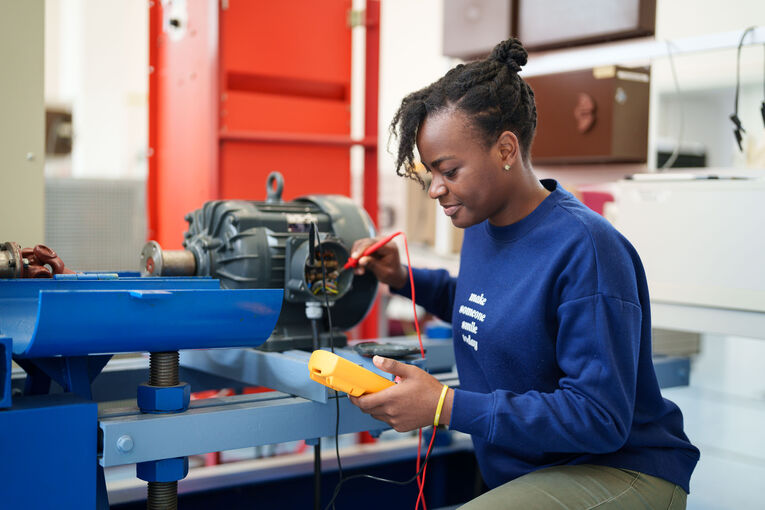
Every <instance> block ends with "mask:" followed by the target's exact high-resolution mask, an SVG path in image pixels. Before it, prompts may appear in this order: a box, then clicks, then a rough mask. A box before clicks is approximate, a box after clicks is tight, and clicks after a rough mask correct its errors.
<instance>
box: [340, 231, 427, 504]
mask: <svg viewBox="0 0 765 510" xmlns="http://www.w3.org/2000/svg"><path fill="white" fill-rule="evenodd" d="M398 235H401V236H403V238H404V250H405V251H406V265H407V269H408V270H409V287H410V288H411V291H412V311H413V312H414V328H415V330H416V331H417V341H418V342H419V343H420V355H421V356H422V358H423V359H424V358H425V348H424V347H423V345H422V334H421V333H420V322H419V320H418V319H417V305H416V304H415V300H414V276H413V275H412V262H411V259H410V257H409V244H408V243H407V241H406V234H404V233H403V232H402V231H398V232H395V233H393V234H391V235H389V236H388V237H385V238H383V239H381V240H379V241H377V242H376V243H374V244H372V245H371V246H369V247H368V248H367V249H366V250H364V251H363V252H362V253H361V255H360V256H359V257H358V258H353V257H350V258H349V259H348V261H347V262H346V263H345V265H344V266H343V269H344V270H345V269H350V268H352V267H356V266H357V265H358V264H359V259H360V258H361V257H366V256H368V255H371V254H372V253H374V252H376V251H377V250H379V249H380V248H381V247H383V246H385V245H386V244H388V243H389V242H391V241H392V240H393V238H394V237H396V236H398ZM435 437H436V429H435V428H434V429H433V436H432V437H431V439H430V444H429V445H428V449H427V451H426V452H425V461H426V462H427V459H428V455H430V450H431V448H432V447H433V440H434V439H435ZM421 454H422V428H420V429H419V431H418V439H417V472H418V473H419V471H420V457H421ZM426 471H427V466H426V468H425V469H423V471H422V475H420V476H418V477H417V486H418V488H419V493H418V495H417V502H416V503H415V507H414V508H415V510H418V509H419V507H420V500H422V508H423V510H427V506H426V505H425V496H424V494H423V489H424V488H425V472H426Z"/></svg>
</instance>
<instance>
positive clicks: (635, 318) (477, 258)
mask: <svg viewBox="0 0 765 510" xmlns="http://www.w3.org/2000/svg"><path fill="white" fill-rule="evenodd" d="M542 183H543V185H544V186H545V187H546V188H547V189H548V190H550V191H551V193H550V195H549V196H548V197H547V198H545V200H544V201H543V202H542V203H541V204H540V205H539V206H538V207H537V208H536V209H535V210H534V211H533V212H532V213H531V214H529V215H528V216H527V217H525V218H524V219H522V220H520V221H518V222H517V223H514V224H512V225H508V226H504V227H496V226H493V225H491V224H490V223H489V222H488V221H484V222H483V223H480V224H478V225H475V226H472V227H470V228H468V229H466V231H465V237H464V241H463V245H462V255H461V259H460V270H459V276H458V278H456V279H455V278H452V277H451V276H450V275H449V274H448V273H447V272H446V271H444V270H426V269H416V270H414V284H415V288H416V290H417V293H416V296H417V303H418V304H420V305H422V306H424V307H425V308H426V309H427V310H428V311H430V312H431V313H433V314H435V315H436V316H438V317H440V318H441V319H443V320H445V321H447V322H451V323H452V326H453V333H454V351H455V357H456V362H457V369H458V371H459V377H460V387H459V389H457V390H455V393H454V405H453V409H452V415H451V422H450V424H449V427H450V428H451V429H453V430H459V431H461V432H465V433H468V434H470V435H471V436H472V439H473V444H474V446H475V453H476V457H477V459H478V463H479V465H480V468H481V472H482V474H483V477H484V479H485V481H486V483H487V484H488V485H489V487H492V488H493V487H496V486H498V485H501V484H503V483H505V482H508V481H510V480H512V479H514V478H517V477H519V476H521V475H524V474H526V473H529V472H531V471H534V470H537V469H541V468H544V467H549V466H555V465H561V464H585V463H587V464H599V465H605V466H612V467H616V468H623V469H631V470H635V471H639V472H641V473H645V474H649V475H653V476H657V477H660V478H663V479H665V480H668V481H670V482H672V483H675V484H677V485H679V486H681V487H682V488H683V489H685V491H686V492H688V482H689V480H690V476H691V472H692V471H693V468H694V466H695V465H696V462H697V461H698V459H699V451H698V450H697V449H696V448H695V447H694V446H693V445H692V444H691V443H690V442H689V440H688V438H687V437H686V435H685V434H684V432H683V417H682V414H681V413H680V409H678V407H677V406H676V405H675V404H673V403H672V402H670V401H668V400H666V399H664V398H662V396H661V393H660V390H659V385H658V383H657V381H656V374H655V372H654V368H653V363H652V361H651V313H650V306H649V300H648V288H647V285H646V278H645V273H644V271H643V266H642V264H641V262H640V259H639V257H638V255H637V253H636V252H635V249H634V248H633V247H632V246H631V245H630V243H629V242H628V241H627V240H626V239H625V238H624V237H622V235H621V234H619V232H617V231H616V229H614V228H613V227H612V226H611V225H610V224H609V223H608V222H607V221H606V220H605V219H603V218H602V217H601V216H599V215H598V214H596V213H594V212H592V211H591V210H590V209H588V208H587V207H585V206H584V205H583V204H582V203H580V202H579V201H578V200H576V199H575V198H574V197H573V196H572V195H571V194H570V193H569V192H567V191H566V190H564V189H563V188H561V187H560V186H558V184H557V183H556V182H555V181H542ZM396 292H398V293H400V294H402V295H404V296H407V295H409V285H408V284H407V286H406V287H405V288H403V289H399V290H397V291H396Z"/></svg>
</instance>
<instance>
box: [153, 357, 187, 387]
mask: <svg viewBox="0 0 765 510" xmlns="http://www.w3.org/2000/svg"><path fill="white" fill-rule="evenodd" d="M179 382H180V379H179V376H178V351H169V352H152V353H150V354H149V384H150V385H151V386H176V385H177V384H178V383H179Z"/></svg>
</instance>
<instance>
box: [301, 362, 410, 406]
mask: <svg viewBox="0 0 765 510" xmlns="http://www.w3.org/2000/svg"><path fill="white" fill-rule="evenodd" d="M308 371H309V373H310V376H311V379H313V380H314V381H316V382H318V383H321V384H323V385H324V386H327V387H329V388H332V389H333V390H337V391H342V392H343V393H347V394H348V395H352V396H354V397H359V396H361V395H363V394H364V393H374V392H376V391H380V390H384V389H385V388H388V387H390V386H393V385H394V384H395V383H394V382H393V381H391V380H390V379H386V378H385V377H383V376H381V375H378V374H375V373H374V372H372V371H371V370H367V369H366V368H364V367H362V366H361V365H357V364H356V363H353V362H352V361H348V360H347V359H345V358H341V357H340V356H338V355H337V354H334V353H331V352H329V351H321V350H318V351H313V354H311V358H310V359H309V360H308Z"/></svg>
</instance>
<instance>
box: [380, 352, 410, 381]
mask: <svg viewBox="0 0 765 510" xmlns="http://www.w3.org/2000/svg"><path fill="white" fill-rule="evenodd" d="M372 363H374V365H375V366H376V367H377V368H379V369H380V370H382V371H384V372H388V373H389V374H393V375H397V376H400V377H406V376H407V375H408V374H409V373H410V369H411V368H412V366H411V365H407V364H405V363H401V362H400V361H396V360H394V359H390V358H383V357H382V356H375V357H374V358H372Z"/></svg>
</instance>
